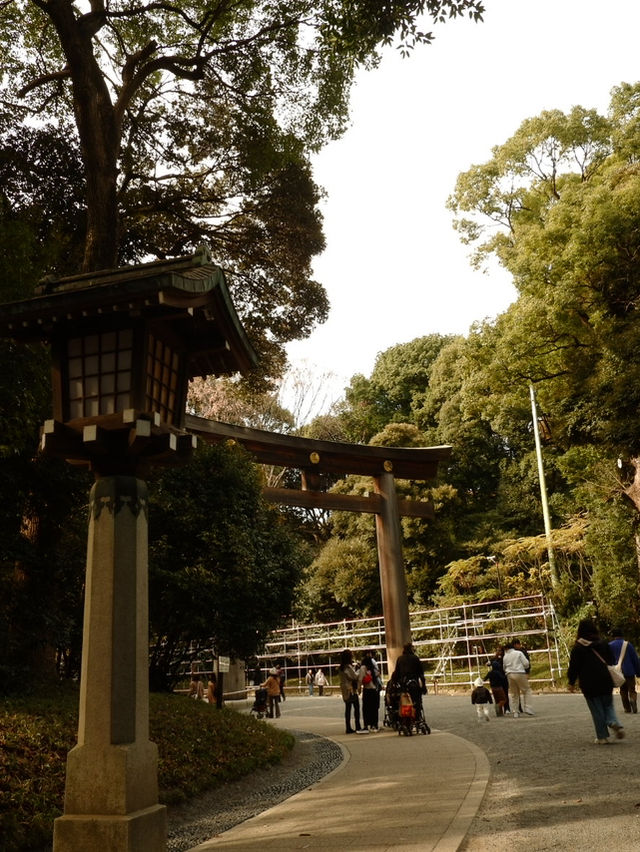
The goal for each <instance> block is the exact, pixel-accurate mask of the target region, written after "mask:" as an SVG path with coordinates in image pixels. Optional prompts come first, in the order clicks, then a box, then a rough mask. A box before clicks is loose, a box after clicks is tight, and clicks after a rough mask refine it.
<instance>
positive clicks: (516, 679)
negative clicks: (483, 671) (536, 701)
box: [502, 642, 535, 719]
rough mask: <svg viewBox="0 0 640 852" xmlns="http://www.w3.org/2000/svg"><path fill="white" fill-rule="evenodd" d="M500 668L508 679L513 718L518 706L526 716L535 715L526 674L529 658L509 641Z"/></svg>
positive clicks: (516, 714)
mask: <svg viewBox="0 0 640 852" xmlns="http://www.w3.org/2000/svg"><path fill="white" fill-rule="evenodd" d="M502 668H503V669H504V673H505V674H506V676H507V680H508V681H509V704H510V706H511V715H512V716H513V718H514V719H517V718H518V715H519V713H518V708H519V707H520V706H522V712H523V713H526V715H527V716H535V713H534V712H533V708H532V706H531V687H530V686H529V678H528V676H527V672H528V670H529V660H528V659H527V658H526V657H525V655H524V654H523V653H522V651H519V650H517V648H514V647H513V642H510V643H509V644H508V645H507V647H506V650H505V652H504V657H503V658H502Z"/></svg>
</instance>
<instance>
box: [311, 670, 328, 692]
mask: <svg viewBox="0 0 640 852" xmlns="http://www.w3.org/2000/svg"><path fill="white" fill-rule="evenodd" d="M314 680H315V684H316V686H317V687H318V695H323V694H324V688H325V686H326V685H327V678H326V676H325V673H324V672H323V671H322V669H318V671H317V672H316V676H315V678H314Z"/></svg>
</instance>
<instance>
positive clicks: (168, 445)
mask: <svg viewBox="0 0 640 852" xmlns="http://www.w3.org/2000/svg"><path fill="white" fill-rule="evenodd" d="M0 337H5V338H12V339H14V340H16V341H23V342H34V341H38V340H40V341H46V342H48V343H50V345H51V354H52V382H53V414H54V416H53V419H51V420H48V421H47V422H46V423H45V424H44V427H43V430H42V439H41V450H42V451H43V452H45V453H50V454H55V455H58V456H62V457H63V458H66V459H69V460H70V461H74V462H81V463H85V464H88V465H90V467H91V469H92V470H93V472H94V475H95V482H94V485H93V487H92V490H91V497H90V518H89V537H88V548H87V576H86V591H85V614H84V633H83V647H82V671H81V680H80V713H79V727H78V743H77V745H76V746H75V747H74V748H73V749H72V750H71V751H70V752H69V755H68V759H67V778H66V788H65V805H64V815H63V816H62V817H60V818H59V819H58V820H56V822H55V827H54V850H55V852H85V851H86V850H87V849H99V850H110V852H111V850H113V852H116V850H117V852H120V850H127V852H142V850H144V852H158V850H162V849H164V848H165V847H166V813H165V808H164V807H163V806H161V805H159V804H158V783H157V750H156V746H155V745H154V744H153V743H151V742H150V741H149V690H148V587H147V573H148V570H147V569H148V546H147V506H148V504H147V488H146V483H145V482H144V478H143V477H144V475H145V472H146V470H147V468H148V466H149V465H150V464H163V463H172V462H179V461H181V460H183V459H185V458H188V456H189V454H190V453H191V450H192V448H193V446H194V442H195V438H194V437H193V436H191V435H190V434H188V433H187V432H185V431H184V428H183V427H184V417H185V401H186V394H187V384H188V380H189V379H190V378H191V377H193V376H206V375H211V374H214V375H221V374H235V373H244V372H246V371H248V370H249V369H251V367H252V366H254V365H255V364H256V361H257V358H256V355H255V352H254V351H253V349H252V347H251V345H250V343H249V341H248V339H247V337H246V335H245V333H244V330H243V328H242V326H241V324H240V322H239V320H238V317H237V315H236V312H235V309H234V307H233V304H232V302H231V299H230V296H229V292H228V290H227V286H226V283H225V279H224V275H223V272H222V270H221V269H220V268H219V267H218V266H216V265H215V264H214V263H213V262H212V260H211V257H210V255H209V253H208V251H207V249H206V248H201V249H199V250H198V252H197V253H196V254H195V255H192V256H189V257H183V258H179V259H176V260H170V261H159V262H154V263H147V264H143V265H139V266H134V267H125V268H121V269H116V270H107V271H104V272H96V273H89V274H84V275H77V276H73V277H70V278H63V279H58V280H50V281H46V282H44V283H43V284H42V285H41V286H40V288H39V290H38V293H37V295H36V296H34V297H33V298H31V299H27V300H24V301H21V302H12V303H9V304H4V305H0Z"/></svg>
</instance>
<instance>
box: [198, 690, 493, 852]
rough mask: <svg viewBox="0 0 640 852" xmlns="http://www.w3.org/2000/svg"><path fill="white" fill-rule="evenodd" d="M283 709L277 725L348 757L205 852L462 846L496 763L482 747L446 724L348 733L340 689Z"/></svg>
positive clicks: (450, 851)
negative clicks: (401, 732)
mask: <svg viewBox="0 0 640 852" xmlns="http://www.w3.org/2000/svg"><path fill="white" fill-rule="evenodd" d="M283 711H284V712H283V715H282V717H281V718H280V719H278V720H274V721H273V722H270V723H271V724H275V725H277V726H278V727H282V728H289V729H291V730H300V731H310V732H311V733H314V734H319V735H322V736H325V737H329V738H331V739H332V740H334V741H335V742H337V743H339V744H340V746H341V748H342V749H343V751H344V755H345V760H344V762H343V763H342V765H341V766H340V767H338V768H337V769H336V770H334V771H333V772H332V773H330V774H329V775H327V776H325V778H323V779H322V780H321V781H320V782H318V783H317V784H315V785H313V786H312V787H310V788H308V789H306V790H304V791H302V792H301V793H298V794H297V795H295V796H292V797H291V798H289V799H287V800H286V801H284V802H282V803H281V804H279V805H277V806H276V807H274V808H271V809H270V810H268V811H265V812H264V813H262V814H260V815H258V816H256V817H254V818H253V819H250V820H247V821H246V822H244V823H242V824H240V825H237V826H235V827H234V828H232V829H230V830H229V831H227V832H225V833H224V834H221V835H219V836H218V837H214V838H212V839H211V840H209V841H207V842H206V843H204V844H201V845H200V846H197V847H196V849H197V852H207V850H216V852H220V850H229V852H230V851H231V850H236V852H254V851H255V852H257V850H271V849H274V850H275V849H277V850H279V852H288V850H300V849H307V850H331V849H350V850H354V852H370V850H375V851H376V852H383V851H384V852H390V851H391V850H403V852H429V850H437V852H455V850H457V849H458V847H459V846H460V844H461V843H462V841H463V840H464V837H465V835H466V833H467V830H468V828H469V825H470V824H471V820H472V819H473V817H474V816H475V814H476V811H477V809H478V807H479V805H480V802H481V801H482V797H483V795H484V792H485V788H486V785H487V781H488V778H489V763H488V761H487V758H486V757H485V755H484V752H483V751H482V750H481V749H479V748H478V747H477V746H476V745H474V744H472V743H470V742H467V741H466V740H464V739H462V738H460V737H459V736H456V735H454V734H451V733H444V732H442V731H438V729H437V728H434V729H433V732H432V734H431V735H429V736H422V735H419V736H412V737H400V736H398V734H396V733H395V732H392V731H389V730H386V729H381V731H380V732H379V733H377V734H368V735H366V736H358V735H356V734H351V735H349V736H347V735H345V733H344V718H343V717H344V705H343V702H342V700H341V699H340V698H338V697H336V696H324V697H322V698H319V697H316V698H314V699H313V700H310V699H308V698H296V697H289V698H288V699H287V701H286V702H285V704H284V706H283ZM427 715H428V712H427ZM381 718H382V712H381ZM192 852H195V850H192Z"/></svg>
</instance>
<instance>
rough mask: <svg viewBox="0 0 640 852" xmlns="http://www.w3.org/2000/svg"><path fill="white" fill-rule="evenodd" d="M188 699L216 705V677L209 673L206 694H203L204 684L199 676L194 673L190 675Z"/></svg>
mask: <svg viewBox="0 0 640 852" xmlns="http://www.w3.org/2000/svg"><path fill="white" fill-rule="evenodd" d="M189 698H195V699H196V700H198V701H208V702H209V704H215V703H216V676H215V674H213V672H212V673H211V675H210V677H209V681H208V683H207V692H206V694H205V691H204V684H203V682H202V677H201V675H199V674H197V673H196V672H192V673H191V682H190V683H189Z"/></svg>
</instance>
